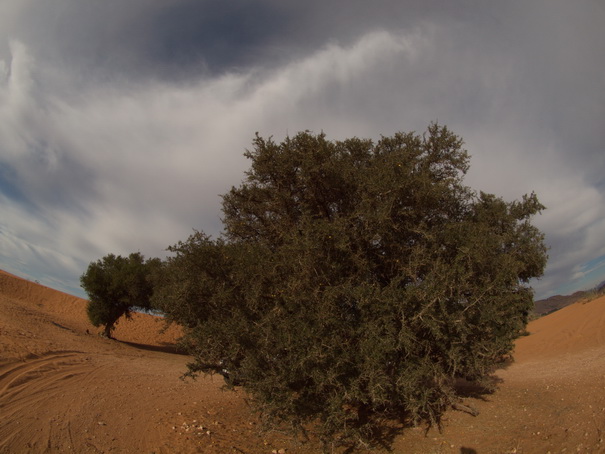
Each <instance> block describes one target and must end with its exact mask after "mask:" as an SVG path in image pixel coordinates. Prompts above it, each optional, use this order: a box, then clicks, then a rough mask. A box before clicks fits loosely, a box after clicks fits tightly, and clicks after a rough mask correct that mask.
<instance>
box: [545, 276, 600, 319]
mask: <svg viewBox="0 0 605 454" xmlns="http://www.w3.org/2000/svg"><path fill="white" fill-rule="evenodd" d="M601 293H605V281H602V282H601V283H599V284H598V285H597V286H596V287H595V288H593V289H590V290H580V291H578V292H575V293H572V294H571V295H554V296H551V297H548V298H545V299H541V300H538V301H536V302H535V305H534V313H535V314H537V315H539V316H540V317H541V316H543V315H547V314H550V313H551V312H555V311H558V310H559V309H563V308H564V307H565V306H569V305H570V304H573V303H575V302H576V301H580V300H581V299H584V298H588V297H591V296H594V295H595V294H601Z"/></svg>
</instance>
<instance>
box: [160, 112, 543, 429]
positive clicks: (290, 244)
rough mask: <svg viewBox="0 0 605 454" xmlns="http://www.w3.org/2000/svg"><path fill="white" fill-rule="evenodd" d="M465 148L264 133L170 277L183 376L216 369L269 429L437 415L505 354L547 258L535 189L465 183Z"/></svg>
mask: <svg viewBox="0 0 605 454" xmlns="http://www.w3.org/2000/svg"><path fill="white" fill-rule="evenodd" d="M462 145H463V143H462V140H461V139H460V138H459V137H458V136H456V135H455V134H453V133H452V132H450V131H449V130H448V129H447V128H446V127H442V126H439V125H436V124H433V125H430V126H429V128H428V130H427V131H426V133H424V134H423V135H418V134H415V133H407V134H404V133H398V134H395V135H394V136H393V137H384V138H382V139H381V140H379V141H378V142H376V143H374V142H373V141H370V140H362V139H357V138H353V139H348V140H344V141H329V140H327V139H326V137H325V136H324V135H323V134H320V135H313V134H311V133H308V132H303V133H299V134H298V135H296V136H295V137H293V138H287V139H286V140H285V141H283V142H281V143H275V142H274V141H273V140H271V139H263V138H261V137H259V136H258V135H257V137H256V139H255V140H254V148H253V149H252V150H251V151H247V152H246V156H247V157H248V158H249V159H250V161H251V167H250V170H249V171H248V172H247V173H246V178H245V180H244V182H243V183H242V184H241V185H240V186H239V187H234V188H232V189H231V191H229V192H228V193H227V194H225V195H224V196H223V212H224V224H225V234H224V236H223V238H221V239H219V240H212V239H210V238H209V237H207V236H206V235H204V234H203V233H199V232H198V233H195V234H194V235H192V236H191V237H190V238H189V239H188V240H187V241H185V242H180V243H178V244H177V245H175V246H173V247H172V248H171V250H172V251H173V253H174V255H173V256H172V257H171V258H169V259H168V261H167V262H166V263H165V270H164V272H163V273H162V277H163V282H162V284H161V286H160V290H159V292H158V294H157V298H158V304H161V305H162V308H163V310H164V311H165V312H166V313H167V315H168V317H169V318H170V319H172V320H174V321H177V322H179V323H181V324H182V325H183V326H184V327H185V337H184V343H185V344H186V345H187V346H188V348H189V351H190V352H191V353H192V354H193V357H194V361H193V362H192V363H191V364H190V365H189V368H190V373H192V374H195V373H198V372H210V373H213V372H219V373H223V374H224V375H226V377H227V378H228V383H232V384H233V383H240V384H242V385H243V386H244V388H245V389H246V391H247V392H248V393H249V395H250V396H251V397H252V399H253V401H254V402H255V404H256V405H257V408H258V409H259V410H261V412H262V414H263V415H264V416H265V417H266V419H267V421H268V422H269V423H270V424H280V423H287V424H289V425H291V426H292V427H293V428H295V429H300V430H303V431H304V430H305V429H304V428H305V427H309V423H314V424H312V426H313V427H315V428H317V430H318V431H319V433H320V434H321V436H322V437H323V438H324V439H325V440H334V439H335V437H338V438H339V439H349V440H355V439H365V440H371V439H372V438H375V437H377V436H378V435H379V429H380V428H381V427H382V426H381V421H384V419H385V418H386V419H393V418H394V419H403V420H406V421H408V422H409V421H416V422H418V421H422V420H424V421H428V422H429V423H439V421H440V418H441V415H442V414H443V412H444V410H445V409H446V408H448V406H450V405H452V404H455V403H456V402H457V400H458V399H459V397H458V396H457V394H456V387H455V382H456V380H457V379H458V378H464V379H466V380H470V381H481V380H483V379H485V378H486V377H488V376H489V374H490V373H491V372H492V371H493V369H494V366H495V365H496V364H498V363H499V362H500V361H502V360H503V358H505V357H507V356H508V355H509V354H510V353H511V351H512V348H513V341H514V340H515V338H516V337H518V336H519V334H520V333H521V332H522V331H523V329H524V327H525V325H526V323H527V321H528V313H529V312H530V310H531V308H532V306H533V294H532V290H531V288H530V287H529V281H530V279H532V278H534V277H537V276H540V275H541V274H542V273H543V269H544V267H545V264H546V260H547V255H546V248H545V246H544V241H543V240H544V238H543V235H542V233H541V232H540V231H539V230H538V229H537V228H536V227H534V226H533V225H532V224H531V223H530V218H531V217H532V216H533V215H535V214H536V213H538V212H539V211H540V210H542V209H543V206H542V205H541V204H540V203H539V201H538V199H537V197H536V196H535V195H534V194H531V195H527V196H523V197H522V199H521V200H520V201H513V202H506V201H504V200H502V199H501V198H498V197H496V196H494V195H490V194H485V193H476V192H475V191H473V190H471V189H470V188H469V187H467V186H465V185H464V184H463V177H464V175H465V173H466V172H467V170H468V168H469V156H468V154H467V153H466V151H465V150H464V149H463V148H462Z"/></svg>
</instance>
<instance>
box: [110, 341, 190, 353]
mask: <svg viewBox="0 0 605 454" xmlns="http://www.w3.org/2000/svg"><path fill="white" fill-rule="evenodd" d="M118 342H120V343H121V344H125V345H129V346H131V347H134V348H136V349H139V350H146V351H151V352H161V353H170V354H173V355H183V356H186V355H187V353H185V352H184V351H183V350H182V349H180V348H178V346H177V345H176V344H172V343H169V342H162V345H149V344H140V343H138V342H128V341H122V340H118Z"/></svg>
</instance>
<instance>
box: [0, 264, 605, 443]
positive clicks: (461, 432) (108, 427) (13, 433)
mask: <svg viewBox="0 0 605 454" xmlns="http://www.w3.org/2000/svg"><path fill="white" fill-rule="evenodd" d="M85 306H86V301H84V300H82V299H79V298H76V297H73V296H70V295H67V294H65V293H61V292H57V291H55V290H52V289H49V288H47V287H43V286H40V285H37V284H34V283H31V282H29V281H26V280H23V279H20V278H18V277H15V276H12V275H10V274H8V273H5V272H2V271H0V453H30V452H32V453H38V452H44V453H47V452H48V453H51V452H66V453H72V452H73V453H110V452H115V453H152V452H153V453H230V452H231V453H267V454H269V453H271V452H279V451H280V450H285V452H286V453H302V454H307V453H314V452H318V451H319V446H317V445H316V444H306V445H301V444H296V443H295V442H294V441H293V440H291V439H290V438H289V437H287V436H285V435H283V434H280V433H269V434H264V435H259V434H258V433H257V427H258V418H257V417H256V416H255V415H253V414H252V413H251V412H250V410H249V409H248V407H247V406H246V402H245V395H244V394H243V393H242V392H241V391H239V392H235V393H234V392H223V391H221V386H222V379H221V378H220V377H214V378H212V377H208V378H204V377H201V378H198V379H197V380H195V381H193V380H181V379H180V377H181V376H182V374H183V373H184V372H185V371H186V363H187V361H188V358H187V357H186V356H184V355H180V354H177V353H175V350H174V343H175V340H176V338H177V337H178V336H179V330H178V329H177V328H176V327H171V328H170V329H169V330H167V331H166V332H165V333H160V332H159V331H160V329H161V328H162V327H163V322H162V321H161V320H160V319H158V318H156V317H152V316H149V315H143V314H135V316H134V317H133V320H131V321H121V322H120V323H119V325H118V327H117V329H116V331H115V333H114V334H115V337H116V338H117V339H118V340H117V341H115V340H108V339H104V338H101V337H99V336H97V333H98V331H99V329H97V328H94V327H92V326H91V325H90V324H89V323H88V321H87V318H86V313H85ZM528 329H529V331H530V333H531V335H529V336H526V337H523V338H521V339H519V340H518V342H517V347H516V351H515V357H516V360H517V361H516V362H515V363H513V364H512V365H511V366H509V367H508V368H507V369H503V370H499V371H498V372H497V377H498V378H499V379H500V380H501V383H500V385H499V389H498V390H497V391H496V392H495V393H494V394H491V395H483V396H478V397H468V398H467V399H466V400H465V403H466V404H467V405H470V406H472V407H474V408H476V409H477V410H479V411H480V414H479V416H476V417H473V416H471V415H470V414H467V413H464V412H460V411H454V410H452V411H449V412H448V413H447V414H446V418H445V421H444V426H443V430H442V432H441V433H440V432H439V431H437V430H436V429H431V430H430V431H429V432H428V433H425V430H424V429H423V428H422V427H419V428H407V429H404V430H403V431H402V432H401V433H400V434H399V435H397V436H396V437H395V439H394V442H393V445H392V449H393V451H392V452H395V453H467V454H470V453H479V454H484V453H547V452H551V453H560V452H566V453H571V452H574V453H575V452H584V453H605V442H604V438H605V298H600V299H596V300H593V301H589V302H584V303H576V304H573V305H571V306H569V307H566V308H565V309H562V310H560V311H558V312H555V313H553V314H551V315H548V316H546V317H543V318H541V319H539V320H536V321H534V322H532V323H531V324H530V325H529V327H528ZM281 452H284V451H281ZM334 452H342V451H339V450H335V451H334ZM378 452H380V451H378Z"/></svg>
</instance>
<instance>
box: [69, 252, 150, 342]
mask: <svg viewBox="0 0 605 454" xmlns="http://www.w3.org/2000/svg"><path fill="white" fill-rule="evenodd" d="M160 264H161V262H160V260H159V259H150V260H147V261H146V260H145V258H144V257H143V255H142V254H140V253H138V252H136V253H132V254H130V255H129V256H128V257H122V256H120V255H118V256H116V255H114V254H108V255H106V256H105V257H103V258H102V259H100V260H97V261H96V262H91V263H90V264H89V265H88V269H87V270H86V272H85V273H84V274H83V275H82V276H81V277H80V284H81V286H82V288H83V289H84V290H85V291H86V293H87V294H88V297H89V301H88V305H87V307H86V312H87V314H88V318H89V320H90V322H91V323H92V324H93V325H94V326H101V325H103V326H104V331H103V332H104V335H105V336H106V337H108V338H111V333H112V331H113V329H114V327H115V324H116V323H117V321H118V320H119V319H120V317H122V316H123V315H124V316H126V317H127V318H130V313H131V311H132V310H133V309H134V308H141V309H149V308H150V299H151V295H152V293H153V283H152V279H151V276H152V273H153V270H155V269H159V267H160Z"/></svg>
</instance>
